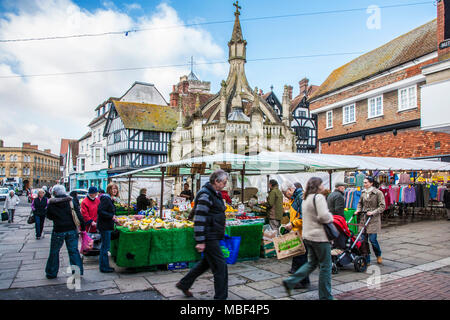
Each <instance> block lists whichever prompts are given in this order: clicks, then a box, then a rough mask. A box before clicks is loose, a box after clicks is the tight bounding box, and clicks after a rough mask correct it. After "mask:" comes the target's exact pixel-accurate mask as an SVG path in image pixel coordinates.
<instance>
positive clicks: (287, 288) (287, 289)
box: [283, 280, 291, 297]
mask: <svg viewBox="0 0 450 320" xmlns="http://www.w3.org/2000/svg"><path fill="white" fill-rule="evenodd" d="M283 286H284V289H285V290H286V293H287V295H288V296H289V297H290V296H291V288H289V286H288V284H287V282H286V281H284V280H283Z"/></svg>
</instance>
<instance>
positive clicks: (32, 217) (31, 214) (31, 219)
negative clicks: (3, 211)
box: [2, 211, 36, 224]
mask: <svg viewBox="0 0 450 320" xmlns="http://www.w3.org/2000/svg"><path fill="white" fill-rule="evenodd" d="M2 220H3V217H2ZM35 222H36V219H35V218H34V214H33V211H31V213H30V216H29V217H28V219H27V223H28V224H33V223H35Z"/></svg>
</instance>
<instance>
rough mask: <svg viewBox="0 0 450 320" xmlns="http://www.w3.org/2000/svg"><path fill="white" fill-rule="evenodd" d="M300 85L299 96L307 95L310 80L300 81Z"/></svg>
mask: <svg viewBox="0 0 450 320" xmlns="http://www.w3.org/2000/svg"><path fill="white" fill-rule="evenodd" d="M298 84H299V85H300V93H299V95H303V94H305V92H306V90H307V89H308V84H309V79H308V78H303V79H302V80H300V82H299V83H298Z"/></svg>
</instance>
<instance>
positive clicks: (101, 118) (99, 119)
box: [88, 111, 109, 127]
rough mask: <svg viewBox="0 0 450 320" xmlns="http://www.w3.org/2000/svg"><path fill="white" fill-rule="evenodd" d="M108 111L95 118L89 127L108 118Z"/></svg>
mask: <svg viewBox="0 0 450 320" xmlns="http://www.w3.org/2000/svg"><path fill="white" fill-rule="evenodd" d="M108 112H109V111H106V112H105V113H104V114H101V115H99V116H98V117H96V118H94V120H92V121H91V122H90V123H89V124H88V127H90V126H93V125H94V124H96V123H98V122H99V121H101V120H103V119H106V118H107V117H108Z"/></svg>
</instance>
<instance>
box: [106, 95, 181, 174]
mask: <svg viewBox="0 0 450 320" xmlns="http://www.w3.org/2000/svg"><path fill="white" fill-rule="evenodd" d="M176 127H177V113H176V111H174V110H173V109H172V108H171V107H169V106H167V105H165V106H164V105H156V104H146V103H136V102H124V101H118V100H113V101H112V105H111V110H110V112H109V115H108V119H107V122H106V126H105V131H104V136H105V137H107V153H108V166H109V170H108V175H114V174H118V173H123V172H127V171H130V170H134V169H136V168H140V167H145V166H151V165H155V164H159V163H162V162H166V161H167V153H168V149H169V142H170V139H171V136H172V132H173V131H174V129H175V128H176Z"/></svg>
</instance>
